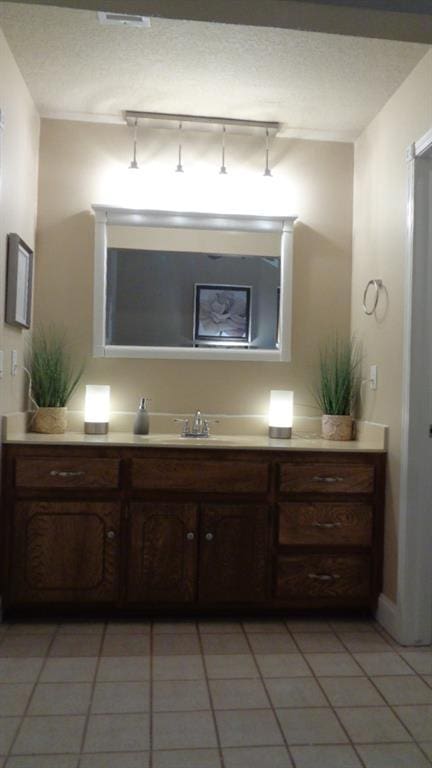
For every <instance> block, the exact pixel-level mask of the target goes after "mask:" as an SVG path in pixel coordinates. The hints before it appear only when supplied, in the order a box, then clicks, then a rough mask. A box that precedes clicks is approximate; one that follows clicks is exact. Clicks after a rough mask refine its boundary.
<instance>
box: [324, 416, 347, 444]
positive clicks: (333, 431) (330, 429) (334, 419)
mask: <svg viewBox="0 0 432 768" xmlns="http://www.w3.org/2000/svg"><path fill="white" fill-rule="evenodd" d="M352 434H353V419H352V417H351V416H333V415H331V414H325V415H324V416H322V418H321V437H323V438H324V439H325V440H352Z"/></svg>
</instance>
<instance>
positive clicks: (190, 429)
mask: <svg viewBox="0 0 432 768" xmlns="http://www.w3.org/2000/svg"><path fill="white" fill-rule="evenodd" d="M174 421H179V422H181V423H182V424H183V426H182V431H181V433H180V437H209V435H210V429H209V423H210V421H209V419H206V418H204V416H203V415H202V413H201V411H195V415H194V417H193V421H192V426H191V425H190V422H189V419H174ZM211 421H212V422H214V423H216V424H217V423H218V420H217V419H212V420H211Z"/></svg>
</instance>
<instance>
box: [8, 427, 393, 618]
mask: <svg viewBox="0 0 432 768" xmlns="http://www.w3.org/2000/svg"><path fill="white" fill-rule="evenodd" d="M78 438H79V439H78ZM3 449H4V476H3V502H4V503H3V512H2V537H1V539H2V548H3V553H2V554H3V557H2V562H3V573H2V582H3V584H2V592H3V608H4V611H5V612H6V614H8V613H10V614H12V613H13V612H22V613H30V612H32V613H35V612H39V613H42V612H47V611H49V610H56V611H59V610H61V611H63V612H66V611H75V612H78V611H79V612H83V611H84V610H87V611H89V612H94V613H96V611H97V610H99V611H103V612H105V613H108V612H109V613H110V615H113V614H114V613H115V612H118V613H120V612H130V613H133V612H136V613H139V614H141V615H142V613H143V612H145V613H159V614H161V613H177V614H179V613H184V614H186V613H198V612H206V613H210V612H213V613H215V614H216V613H218V612H219V613H222V612H225V613H227V612H229V611H232V612H234V611H243V612H248V613H252V612H254V611H257V612H258V611H260V612H262V611H277V610H285V611H287V610H294V609H302V610H309V609H320V610H322V609H374V608H375V606H376V602H377V598H378V595H379V592H380V590H381V572H382V540H383V508H384V473H385V452H384V451H383V450H380V449H373V448H368V449H363V450H362V449H361V444H356V443H355V442H353V443H349V444H346V445H345V446H344V445H343V444H340V443H338V444H335V445H334V446H331V445H330V444H329V443H324V442H323V441H320V440H317V441H311V440H292V441H285V443H284V442H283V441H269V440H268V439H267V438H261V439H260V438H258V439H257V440H253V439H252V438H249V439H248V438H244V439H243V441H242V440H240V439H239V440H237V441H236V440H235V439H234V438H226V439H224V438H220V439H219V440H218V439H215V440H213V441H210V440H209V441H207V442H205V441H199V442H198V441H195V442H194V441H193V440H191V441H184V442H181V438H172V439H168V438H166V439H165V440H164V439H163V438H161V436H154V437H152V436H150V437H148V438H138V437H135V438H134V437H131V436H117V438H116V436H115V435H109V436H108V437H107V438H105V439H104V438H99V439H98V438H85V437H84V436H82V435H78V436H75V439H72V438H71V437H68V436H67V435H66V436H64V437H63V436H58V437H57V438H56V436H50V437H47V436H38V435H26V436H24V437H22V439H17V440H16V441H14V440H13V439H12V440H10V441H8V442H7V443H6V444H5V445H4V447H3Z"/></svg>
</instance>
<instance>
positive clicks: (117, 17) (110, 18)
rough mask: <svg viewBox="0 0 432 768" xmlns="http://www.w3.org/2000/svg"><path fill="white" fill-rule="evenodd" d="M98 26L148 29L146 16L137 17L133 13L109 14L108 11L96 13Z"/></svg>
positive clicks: (148, 24)
mask: <svg viewBox="0 0 432 768" xmlns="http://www.w3.org/2000/svg"><path fill="white" fill-rule="evenodd" d="M98 19H99V23H100V24H106V25H109V26H117V27H143V28H146V29H148V27H150V19H149V17H148V16H139V15H138V14H135V13H110V11H98Z"/></svg>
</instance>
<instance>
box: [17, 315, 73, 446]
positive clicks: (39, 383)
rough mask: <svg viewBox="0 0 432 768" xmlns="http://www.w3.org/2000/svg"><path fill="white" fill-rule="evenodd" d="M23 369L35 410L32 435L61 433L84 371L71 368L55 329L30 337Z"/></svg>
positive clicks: (65, 344) (61, 336)
mask: <svg viewBox="0 0 432 768" xmlns="http://www.w3.org/2000/svg"><path fill="white" fill-rule="evenodd" d="M27 368H28V371H29V374H30V398H31V400H32V402H33V405H34V406H36V410H35V411H34V412H33V415H32V418H31V422H30V428H31V430H32V432H44V433H47V434H61V433H63V432H65V431H66V426H67V403H68V401H69V400H70V398H71V397H72V394H73V392H74V391H75V389H76V387H77V385H78V382H79V380H80V378H81V376H82V373H83V370H84V365H81V366H76V365H74V364H73V362H72V358H71V355H70V352H69V345H68V342H67V339H66V335H65V333H64V332H62V331H59V330H58V329H56V328H49V329H44V328H40V329H38V330H37V331H36V332H35V333H33V334H32V339H31V346H30V349H29V353H28V359H27Z"/></svg>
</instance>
